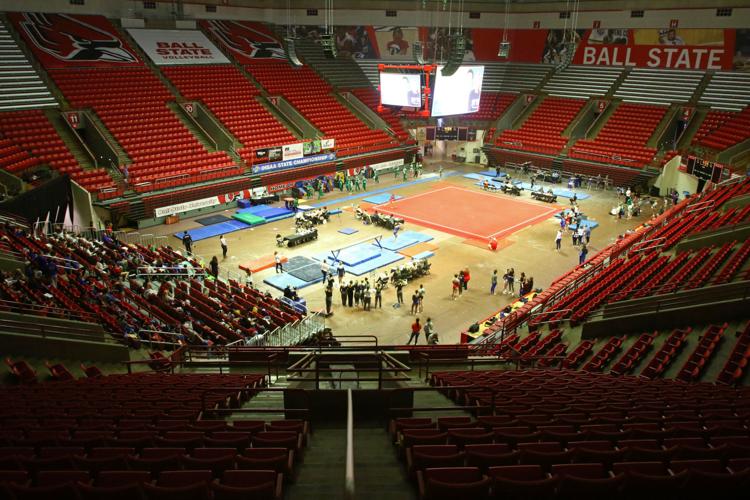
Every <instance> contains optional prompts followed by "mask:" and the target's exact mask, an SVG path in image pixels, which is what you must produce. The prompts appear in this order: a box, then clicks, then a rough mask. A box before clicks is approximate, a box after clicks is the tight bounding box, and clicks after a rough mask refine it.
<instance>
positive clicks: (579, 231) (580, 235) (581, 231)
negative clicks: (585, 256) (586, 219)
mask: <svg viewBox="0 0 750 500" xmlns="http://www.w3.org/2000/svg"><path fill="white" fill-rule="evenodd" d="M577 225H578V229H576V234H577V235H578V244H579V245H583V237H584V236H585V235H586V230H585V229H584V228H583V224H581V221H580V220H579V221H578V222H577Z"/></svg>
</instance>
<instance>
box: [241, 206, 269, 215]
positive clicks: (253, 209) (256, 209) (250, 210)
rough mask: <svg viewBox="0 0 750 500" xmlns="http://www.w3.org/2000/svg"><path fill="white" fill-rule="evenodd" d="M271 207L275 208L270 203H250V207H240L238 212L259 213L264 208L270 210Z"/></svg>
mask: <svg viewBox="0 0 750 500" xmlns="http://www.w3.org/2000/svg"><path fill="white" fill-rule="evenodd" d="M269 208H273V207H272V206H270V205H250V206H249V207H245V208H240V209H239V210H237V213H238V214H253V215H257V214H258V212H262V211H263V210H268V209H269Z"/></svg>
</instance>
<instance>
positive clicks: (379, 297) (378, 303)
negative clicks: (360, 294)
mask: <svg viewBox="0 0 750 500" xmlns="http://www.w3.org/2000/svg"><path fill="white" fill-rule="evenodd" d="M375 307H380V308H382V307H383V285H381V284H379V283H378V284H377V285H375Z"/></svg>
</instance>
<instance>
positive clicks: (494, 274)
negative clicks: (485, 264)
mask: <svg viewBox="0 0 750 500" xmlns="http://www.w3.org/2000/svg"><path fill="white" fill-rule="evenodd" d="M495 287H497V269H495V270H494V271H493V272H492V276H491V277H490V295H495Z"/></svg>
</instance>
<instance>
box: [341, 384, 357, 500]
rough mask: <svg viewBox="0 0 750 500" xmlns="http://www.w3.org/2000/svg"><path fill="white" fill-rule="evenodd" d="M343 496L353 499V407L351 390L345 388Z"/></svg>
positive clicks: (348, 499) (349, 499)
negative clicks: (344, 470)
mask: <svg viewBox="0 0 750 500" xmlns="http://www.w3.org/2000/svg"><path fill="white" fill-rule="evenodd" d="M344 498H346V499H347V500H354V498H355V492H354V407H353V404H352V390H351V389H347V390H346V473H345V475H344Z"/></svg>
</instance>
